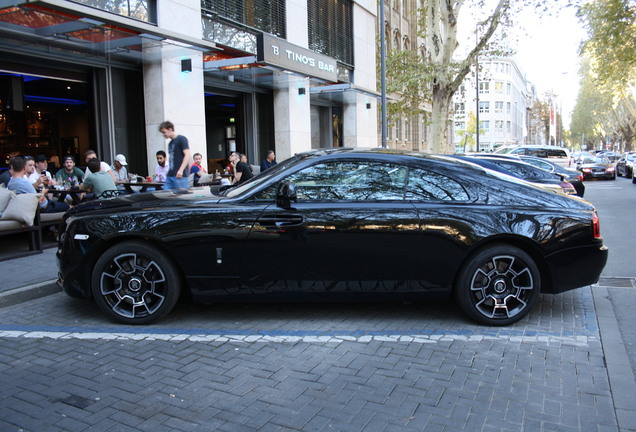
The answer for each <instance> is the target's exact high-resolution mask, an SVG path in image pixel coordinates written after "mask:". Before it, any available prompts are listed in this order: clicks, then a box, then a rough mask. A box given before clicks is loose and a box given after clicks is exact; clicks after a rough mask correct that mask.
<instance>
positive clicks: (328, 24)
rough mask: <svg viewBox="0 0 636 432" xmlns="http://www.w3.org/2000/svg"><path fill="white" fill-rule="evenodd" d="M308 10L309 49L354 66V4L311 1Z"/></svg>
mask: <svg viewBox="0 0 636 432" xmlns="http://www.w3.org/2000/svg"><path fill="white" fill-rule="evenodd" d="M283 3H284V2H283ZM307 10H308V23H309V48H310V49H312V50H314V51H316V52H319V53H321V54H324V55H327V56H329V57H333V58H335V59H337V60H340V61H341V62H343V63H345V64H347V65H350V66H353V4H352V2H351V0H308V3H307ZM399 46H400V45H396V48H399Z"/></svg>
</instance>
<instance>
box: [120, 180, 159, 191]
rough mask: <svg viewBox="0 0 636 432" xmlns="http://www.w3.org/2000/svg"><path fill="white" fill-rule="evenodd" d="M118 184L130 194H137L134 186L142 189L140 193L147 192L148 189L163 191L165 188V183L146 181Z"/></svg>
mask: <svg viewBox="0 0 636 432" xmlns="http://www.w3.org/2000/svg"><path fill="white" fill-rule="evenodd" d="M118 184H120V185H122V186H123V187H124V188H125V189H126V192H128V193H135V190H134V189H133V186H135V187H141V189H140V190H139V192H146V191H147V190H148V188H154V189H155V190H161V189H162V188H163V183H159V182H148V181H146V182H121V183H118Z"/></svg>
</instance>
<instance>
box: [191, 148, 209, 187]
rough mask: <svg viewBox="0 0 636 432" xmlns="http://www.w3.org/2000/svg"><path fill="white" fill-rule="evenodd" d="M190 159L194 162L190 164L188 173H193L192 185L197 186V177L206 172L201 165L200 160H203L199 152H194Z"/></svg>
mask: <svg viewBox="0 0 636 432" xmlns="http://www.w3.org/2000/svg"><path fill="white" fill-rule="evenodd" d="M192 159H193V160H194V163H193V164H192V165H191V166H190V174H194V186H197V185H198V184H199V178H200V177H201V176H203V175H204V174H207V171H206V170H205V168H203V165H201V161H202V160H203V156H202V155H201V153H195V154H194V156H192Z"/></svg>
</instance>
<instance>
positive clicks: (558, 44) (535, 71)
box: [515, 8, 586, 128]
mask: <svg viewBox="0 0 636 432" xmlns="http://www.w3.org/2000/svg"><path fill="white" fill-rule="evenodd" d="M519 24H520V27H519V30H518V32H519V34H518V38H519V40H518V42H517V47H516V51H517V54H516V55H515V61H516V62H517V64H518V66H519V67H520V68H521V70H522V71H523V72H524V73H525V74H526V77H527V79H528V80H529V81H530V82H531V83H533V84H534V85H535V87H536V90H537V95H538V96H539V97H540V98H541V97H542V96H543V94H544V93H545V92H547V91H553V92H554V93H556V94H557V95H559V101H560V103H561V105H562V108H561V112H562V115H563V123H564V127H565V128H568V127H569V125H570V119H571V114H572V110H573V109H574V105H575V104H576V97H577V95H578V91H579V82H580V78H579V75H578V70H579V65H580V62H579V56H578V48H579V44H580V42H581V41H582V40H583V39H584V38H585V36H586V33H585V30H584V29H583V27H582V26H581V25H580V24H579V23H578V20H577V18H576V16H575V11H574V10H573V8H567V9H564V10H562V11H560V12H559V14H558V15H555V16H547V17H543V18H539V17H537V16H535V15H534V14H532V13H529V14H527V15H524V16H522V17H520V18H519ZM557 109H558V108H557Z"/></svg>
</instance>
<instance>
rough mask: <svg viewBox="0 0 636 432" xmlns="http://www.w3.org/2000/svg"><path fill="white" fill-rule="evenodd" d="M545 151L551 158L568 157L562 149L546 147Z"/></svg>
mask: <svg viewBox="0 0 636 432" xmlns="http://www.w3.org/2000/svg"><path fill="white" fill-rule="evenodd" d="M547 153H548V157H551V158H561V159H567V158H568V154H567V153H566V152H565V150H563V149H548V150H547Z"/></svg>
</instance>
